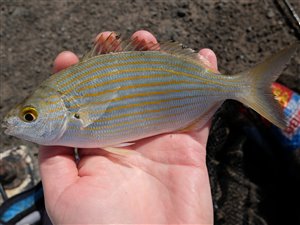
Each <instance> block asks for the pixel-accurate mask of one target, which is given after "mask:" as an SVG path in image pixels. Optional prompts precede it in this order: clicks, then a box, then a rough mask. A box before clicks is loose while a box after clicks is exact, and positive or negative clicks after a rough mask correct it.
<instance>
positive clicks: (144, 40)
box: [131, 30, 157, 51]
mask: <svg viewBox="0 0 300 225" xmlns="http://www.w3.org/2000/svg"><path fill="white" fill-rule="evenodd" d="M131 40H133V41H134V44H135V45H136V48H137V49H139V48H141V49H143V50H145V51H147V50H152V49H151V47H153V45H155V44H157V40H156V38H155V37H154V35H153V34H151V33H150V32H149V31H146V30H139V31H136V32H135V33H134V34H133V35H132V36H131Z"/></svg>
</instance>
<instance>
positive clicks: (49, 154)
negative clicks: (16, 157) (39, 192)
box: [39, 146, 78, 199]
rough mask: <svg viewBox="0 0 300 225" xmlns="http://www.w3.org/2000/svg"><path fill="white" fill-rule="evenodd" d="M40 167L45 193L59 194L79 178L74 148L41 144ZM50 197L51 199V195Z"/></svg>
mask: <svg viewBox="0 0 300 225" xmlns="http://www.w3.org/2000/svg"><path fill="white" fill-rule="evenodd" d="M39 168H40V175H41V178H42V182H43V187H44V189H45V194H49V193H52V194H55V196H58V195H59V193H60V192H61V191H63V190H64V189H65V188H66V187H68V186H69V185H70V184H72V183H74V182H75V181H76V180H77V178H78V170H77V165H76V162H75V157H74V149H72V148H69V147H62V146H41V147H40V150H39ZM54 191H55V193H53V192H54ZM48 199H51V196H50V198H48Z"/></svg>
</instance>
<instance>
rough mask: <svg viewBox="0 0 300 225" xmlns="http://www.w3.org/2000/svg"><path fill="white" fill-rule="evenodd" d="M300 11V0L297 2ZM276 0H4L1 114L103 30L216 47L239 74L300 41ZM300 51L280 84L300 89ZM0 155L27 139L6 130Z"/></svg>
mask: <svg viewBox="0 0 300 225" xmlns="http://www.w3.org/2000/svg"><path fill="white" fill-rule="evenodd" d="M290 2H291V4H292V6H293V7H294V8H295V11H296V12H297V13H298V15H300V3H299V1H298V0H290ZM280 6H283V4H280V3H278V2H277V1H271V0H264V1H262V0H241V1H234V0H227V1H225V0H224V1H221V0H219V1H214V0H211V1H209V0H206V1H196V0H195V1H182V0H176V1H175V0H174V1H152V0H147V1H146V0H131V1H122V0H110V1H104V0H103V1H96V0H94V1H86V0H72V1H67V0H57V1H46V0H45V1H40V0H31V1H21V0H20V1H16V0H0V10H1V16H0V23H1V26H0V40H1V42H0V69H1V71H0V79H1V86H0V87H1V89H0V92H1V102H0V115H1V117H0V119H1V120H2V119H3V117H4V115H5V114H6V113H7V112H8V110H9V109H10V108H11V107H13V106H14V105H16V104H17V103H19V102H20V101H22V100H23V99H24V98H25V97H26V96H28V95H29V94H30V93H31V92H32V91H33V90H34V89H35V88H36V87H37V86H38V85H39V84H40V83H41V82H42V81H43V80H45V79H46V78H47V77H49V76H50V75H51V73H52V71H51V68H52V63H53V60H54V58H55V57H56V55H57V54H58V53H59V52H61V51H64V50H71V51H74V52H75V53H77V54H78V55H79V56H82V55H83V54H84V53H86V52H87V51H88V50H89V49H90V47H91V42H92V40H93V38H94V37H95V36H96V35H97V34H98V33H99V32H101V31H107V30H113V31H117V32H118V33H120V34H122V35H123V36H125V37H129V36H130V35H131V34H132V33H133V32H135V31H136V30H140V29H145V30H148V31H151V32H152V33H153V34H154V35H155V36H156V37H157V39H158V40H169V39H173V40H176V41H178V42H182V43H183V44H185V45H186V46H189V47H191V48H194V49H201V48H204V47H205V48H207V47H208V48H211V49H213V50H214V51H215V53H216V54H217V56H218V63H219V70H220V71H221V72H222V73H227V74H233V73H236V72H239V71H243V70H245V69H247V68H249V67H251V66H253V65H255V64H256V63H258V62H260V61H262V60H263V59H264V58H265V57H267V56H269V55H271V54H272V53H274V52H276V51H278V50H280V49H282V48H284V47H285V46H288V45H289V44H291V43H293V42H295V41H296V40H297V38H299V37H300V30H299V29H300V28H299V27H298V28H297V26H296V25H295V23H293V22H291V17H287V16H286V10H284V9H282V8H281V7H280ZM299 65H300V57H299V50H298V53H297V55H296V56H295V57H294V58H293V59H292V61H291V63H290V64H289V65H288V67H287V68H286V69H285V70H284V72H283V74H282V75H281V77H280V79H279V81H280V82H281V83H283V84H285V85H287V86H288V87H289V88H291V89H293V90H295V91H297V92H298V93H300V68H299ZM0 142H1V143H0V152H1V151H3V150H5V149H7V148H9V147H12V146H17V145H20V144H25V145H29V146H30V147H32V148H33V149H36V146H35V145H34V144H30V143H28V142H24V141H21V140H18V139H16V138H13V137H8V136H6V135H5V134H4V133H3V130H1V134H0Z"/></svg>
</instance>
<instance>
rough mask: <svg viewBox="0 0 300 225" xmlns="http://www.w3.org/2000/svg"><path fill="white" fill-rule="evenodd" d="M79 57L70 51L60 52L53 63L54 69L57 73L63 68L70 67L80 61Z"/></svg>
mask: <svg viewBox="0 0 300 225" xmlns="http://www.w3.org/2000/svg"><path fill="white" fill-rule="evenodd" d="M78 61H79V59H78V57H77V56H76V55H75V54H74V53H73V52H70V51H64V52H61V53H60V54H58V56H57V57H56V59H55V60H54V64H53V71H54V73H57V72H59V71H61V70H63V69H66V68H68V67H69V66H72V65H74V64H76V63H78Z"/></svg>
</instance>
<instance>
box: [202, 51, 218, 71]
mask: <svg viewBox="0 0 300 225" xmlns="http://www.w3.org/2000/svg"><path fill="white" fill-rule="evenodd" d="M198 54H199V58H200V60H201V61H202V63H204V64H205V65H206V66H207V68H209V69H211V70H212V71H213V72H215V73H219V71H218V63H217V57H216V54H215V53H214V52H213V51H212V50H211V49H208V48H204V49H201V50H200V51H199V53H198Z"/></svg>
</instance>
